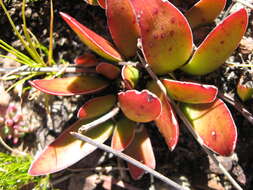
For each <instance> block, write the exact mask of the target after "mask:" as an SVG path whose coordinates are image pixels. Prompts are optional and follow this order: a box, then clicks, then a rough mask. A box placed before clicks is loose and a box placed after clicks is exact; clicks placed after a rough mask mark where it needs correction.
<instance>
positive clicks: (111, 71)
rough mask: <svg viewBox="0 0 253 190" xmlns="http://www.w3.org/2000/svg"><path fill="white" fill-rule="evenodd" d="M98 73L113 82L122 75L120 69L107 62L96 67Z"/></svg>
mask: <svg viewBox="0 0 253 190" xmlns="http://www.w3.org/2000/svg"><path fill="white" fill-rule="evenodd" d="M96 71H97V73H100V74H102V75H103V76H105V77H106V78H108V79H111V80H113V79H116V78H117V77H118V76H119V75H120V69H119V68H118V67H116V66H115V65H112V64H110V63H105V62H100V63H99V64H98V65H97V66H96Z"/></svg>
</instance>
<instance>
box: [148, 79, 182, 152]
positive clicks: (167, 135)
mask: <svg viewBox="0 0 253 190" xmlns="http://www.w3.org/2000/svg"><path fill="white" fill-rule="evenodd" d="M147 88H148V89H149V90H150V91H151V92H153V93H155V94H156V95H157V96H158V97H159V98H160V100H161V103H162V112H161V114H160V116H159V117H157V118H156V119H155V124H156V126H157V127H158V129H159V131H160V133H161V134H162V135H163V137H164V139H165V141H166V143H167V146H168V148H169V149H170V150H171V151H173V150H174V148H175V147H176V145H177V142H178V136H179V126H178V122H177V119H176V114H175V113H174V111H173V109H172V107H171V105H170V103H169V102H168V100H167V98H166V97H164V95H163V93H162V92H161V90H160V89H159V87H158V86H157V84H156V83H155V82H150V83H148V87H147Z"/></svg>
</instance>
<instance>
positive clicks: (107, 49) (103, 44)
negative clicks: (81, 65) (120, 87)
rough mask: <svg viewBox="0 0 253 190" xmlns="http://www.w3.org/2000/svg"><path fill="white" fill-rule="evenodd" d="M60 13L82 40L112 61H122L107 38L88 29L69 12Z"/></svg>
mask: <svg viewBox="0 0 253 190" xmlns="http://www.w3.org/2000/svg"><path fill="white" fill-rule="evenodd" d="M60 15H61V16H62V18H63V19H64V20H65V22H66V23H67V24H68V25H69V26H70V27H71V29H72V30H73V31H74V32H75V33H76V34H77V35H78V37H79V38H80V39H81V41H82V42H83V43H84V44H86V45H87V46H88V47H89V48H90V49H92V50H93V51H94V52H96V53H97V54H99V55H101V56H102V57H104V58H106V59H108V60H111V61H122V58H121V55H120V54H119V53H118V52H117V51H116V50H115V49H114V47H113V46H112V44H111V43H110V42H108V41H107V40H106V39H104V38H103V37H101V36H99V35H98V34H96V33H95V32H93V31H92V30H90V29H88V28H87V27H85V26H84V25H82V24H81V23H79V22H78V21H77V20H76V19H74V18H73V17H71V16H69V15H68V14H66V13H62V12H61V13H60Z"/></svg>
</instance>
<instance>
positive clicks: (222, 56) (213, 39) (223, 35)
mask: <svg viewBox="0 0 253 190" xmlns="http://www.w3.org/2000/svg"><path fill="white" fill-rule="evenodd" d="M247 24H248V16H247V12H246V10H245V9H240V10H239V11H237V12H235V13H233V14H232V15H230V16H228V17H227V18H226V19H225V20H224V21H223V22H222V23H221V24H219V25H218V26H217V27H216V28H214V30H213V31H212V32H210V34H209V35H208V36H207V37H206V39H205V40H204V41H203V42H202V43H201V44H200V46H199V47H198V48H197V50H196V51H195V53H194V54H193V56H192V58H191V59H190V61H189V62H188V63H187V64H186V65H185V66H184V67H182V70H183V71H185V72H187V73H189V74H192V75H204V74H207V73H210V72H212V71H214V70H216V69H217V68H219V67H220V66H221V65H222V64H223V63H224V62H225V61H226V59H227V58H228V57H229V56H230V55H231V54H232V52H233V51H234V50H235V49H236V47H237V46H238V44H239V42H240V40H241V39H242V37H243V35H244V33H245V31H246V28H247Z"/></svg>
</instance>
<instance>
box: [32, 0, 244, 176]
mask: <svg viewBox="0 0 253 190" xmlns="http://www.w3.org/2000/svg"><path fill="white" fill-rule="evenodd" d="M87 2H88V3H90V4H99V5H100V6H101V7H102V8H105V12H106V16H107V23H108V27H109V31H110V33H111V36H112V39H113V42H114V44H115V46H116V47H117V48H115V47H114V45H113V44H112V43H111V42H109V41H108V40H106V39H105V38H103V37H101V36H100V35H98V34H96V33H95V32H93V31H92V30H90V29H88V28H87V27H85V26H84V25H82V24H81V23H79V22H78V21H77V20H75V19H74V18H73V17H71V16H69V15H68V14H66V13H60V14H61V16H62V18H63V19H64V20H65V21H66V23H67V24H68V25H69V26H70V27H71V29H72V30H73V31H74V32H75V33H76V34H77V35H78V36H79V38H80V40H81V41H82V42H83V43H85V44H86V45H87V46H88V47H89V48H90V49H91V50H93V51H94V52H95V53H97V54H98V55H100V56H101V57H103V58H105V59H106V60H107V62H99V61H97V62H96V61H94V60H95V58H94V57H93V56H90V55H87V54H86V55H84V56H82V57H79V58H77V59H76V61H75V62H76V64H78V65H82V66H84V67H88V68H90V71H91V73H92V74H90V73H86V74H84V75H81V76H71V77H65V78H57V79H51V80H49V79H47V80H45V79H41V80H34V81H31V82H30V84H31V85H32V86H33V87H35V88H37V89H38V90H41V91H43V92H45V93H48V94H53V95H60V96H70V95H77V94H79V95H80V94H82V95H86V94H91V93H98V92H101V91H102V90H104V89H106V88H107V89H110V90H111V92H108V91H109V90H108V91H107V92H108V95H103V96H97V97H95V98H93V99H91V100H89V101H87V102H86V103H85V104H84V105H83V106H82V107H81V108H80V110H79V112H78V116H77V117H78V118H79V119H78V121H77V122H75V123H74V124H73V125H72V126H70V127H69V128H68V129H66V130H65V131H64V132H63V133H62V134H61V135H60V136H59V137H58V138H57V139H56V140H55V141H54V142H52V143H51V144H49V145H48V146H47V147H46V148H45V149H44V151H43V152H42V153H40V154H39V155H38V157H37V158H36V159H35V161H34V162H33V164H32V165H31V168H30V170H29V173H30V174H31V175H43V174H49V173H53V172H57V171H59V170H62V169H64V168H66V167H68V166H70V165H72V164H74V163H76V162H77V161H79V160H80V159H82V158H83V157H85V156H87V155H88V154H90V153H91V152H93V151H94V150H95V149H96V148H95V147H94V146H92V145H90V144H88V143H84V142H82V141H80V140H77V139H75V138H74V137H73V136H72V135H71V134H70V132H71V131H78V129H79V128H80V127H82V128H83V127H84V126H86V127H87V126H92V128H86V129H87V130H86V131H83V134H84V135H86V136H88V137H90V138H92V139H93V140H95V141H97V142H99V143H104V142H105V141H106V140H107V139H108V138H109V137H110V136H111V135H112V140H111V147H112V148H114V149H116V150H118V151H124V152H125V153H126V154H128V155H130V156H131V157H133V158H135V159H137V160H139V161H141V162H142V163H144V164H145V165H147V166H149V167H151V168H155V165H156V164H155V157H154V154H153V150H152V144H151V140H150V138H149V136H148V133H147V131H146V128H145V127H148V126H149V125H151V122H154V123H155V125H156V126H157V127H158V129H159V131H160V132H161V134H162V135H163V137H164V138H165V141H166V143H167V145H168V148H169V149H170V150H171V151H172V150H173V149H174V148H175V146H176V144H177V142H178V136H179V125H178V122H177V119H176V112H175V111H174V108H173V106H172V105H171V103H170V102H169V101H168V99H167V98H166V96H169V97H170V98H172V99H174V100H175V101H177V102H179V103H180V107H181V109H182V111H183V112H184V113H185V116H186V117H187V118H188V120H189V121H190V123H191V124H192V127H193V130H194V131H195V132H196V133H197V134H198V135H199V137H200V138H201V139H202V141H203V143H204V145H205V146H206V147H208V148H209V149H211V150H212V151H214V152H216V153H218V154H220V155H223V156H229V155H231V154H232V153H233V151H234V149H235V145H236V141H237V130H236V126H235V123H234V121H233V118H232V116H231V114H230V111H229V110H228V108H227V107H226V105H225V104H224V102H223V101H222V100H220V99H219V98H218V97H217V93H218V89H217V88H216V87H215V86H213V85H202V84H198V83H195V82H188V81H178V80H175V79H171V78H170V77H169V73H171V72H173V71H175V70H177V69H181V70H182V71H184V72H186V73H188V74H190V75H204V74H207V73H210V72H212V71H214V70H216V69H217V68H219V67H220V66H221V65H222V64H223V62H224V61H225V60H226V59H227V58H228V57H229V55H230V54H231V53H232V52H233V51H234V49H235V48H236V47H237V45H238V43H239V41H240V40H241V38H242V36H243V35H244V32H245V30H246V27H247V22H248V17H247V12H246V10H245V9H240V10H239V11H237V12H235V13H233V14H231V15H230V16H228V17H227V18H225V19H224V21H222V22H221V23H220V24H219V25H218V26H216V27H215V28H214V29H213V30H212V31H211V32H210V33H209V34H208V36H207V37H206V38H205V40H204V41H203V42H202V43H201V44H200V46H198V47H196V49H194V48H193V47H194V44H193V35H192V29H191V27H193V28H196V27H198V26H201V25H204V24H208V23H210V22H212V21H213V20H214V19H215V18H216V17H217V16H218V15H219V13H220V12H221V10H222V9H223V8H224V6H225V3H226V1H225V0H217V1H215V2H216V3H213V1H210V0H200V1H199V2H198V3H197V4H195V5H194V6H193V7H192V8H191V9H189V10H188V11H186V13H185V16H184V15H183V14H182V13H181V12H180V11H179V9H178V8H176V7H175V6H174V5H173V4H172V3H170V2H168V1H162V0H121V1H119V0H100V1H99V0H97V1H87ZM199 15H201V16H199ZM187 19H188V20H187ZM122 23H123V24H122ZM138 41H139V42H140V43H138ZM138 44H139V46H138ZM138 49H141V52H142V56H143V58H144V60H145V62H146V63H147V65H145V63H143V61H142V60H141V59H139V60H137V62H142V64H140V63H139V64H138V63H137V64H134V62H131V60H132V61H136V59H137V58H136V53H137V52H138V51H139V50H138ZM139 58H140V57H139ZM119 63H120V64H119ZM121 64H124V66H121ZM144 66H148V67H150V69H151V70H152V71H153V72H154V73H155V74H156V75H158V76H160V77H161V78H160V80H161V81H162V83H163V85H164V86H165V87H166V91H167V95H165V94H164V93H163V92H162V91H161V89H160V88H159V86H158V85H157V83H156V82H154V81H152V79H151V78H150V77H149V76H146V75H145V73H144V72H143V71H142V70H143V69H144ZM109 87H111V88H109ZM119 108H120V109H119ZM112 117H114V118H115V119H113V120H112V119H111V118H112ZM102 118H103V119H102ZM104 118H106V119H104ZM100 120H102V121H103V122H99V121H100ZM94 123H96V124H97V125H96V124H94ZM83 125H84V126H83ZM95 125H96V126H95ZM94 126H95V127H94ZM129 169H130V173H131V175H132V177H133V178H134V179H139V178H140V177H141V176H142V175H143V173H144V171H143V170H141V169H139V168H137V167H135V166H133V165H131V164H129Z"/></svg>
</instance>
